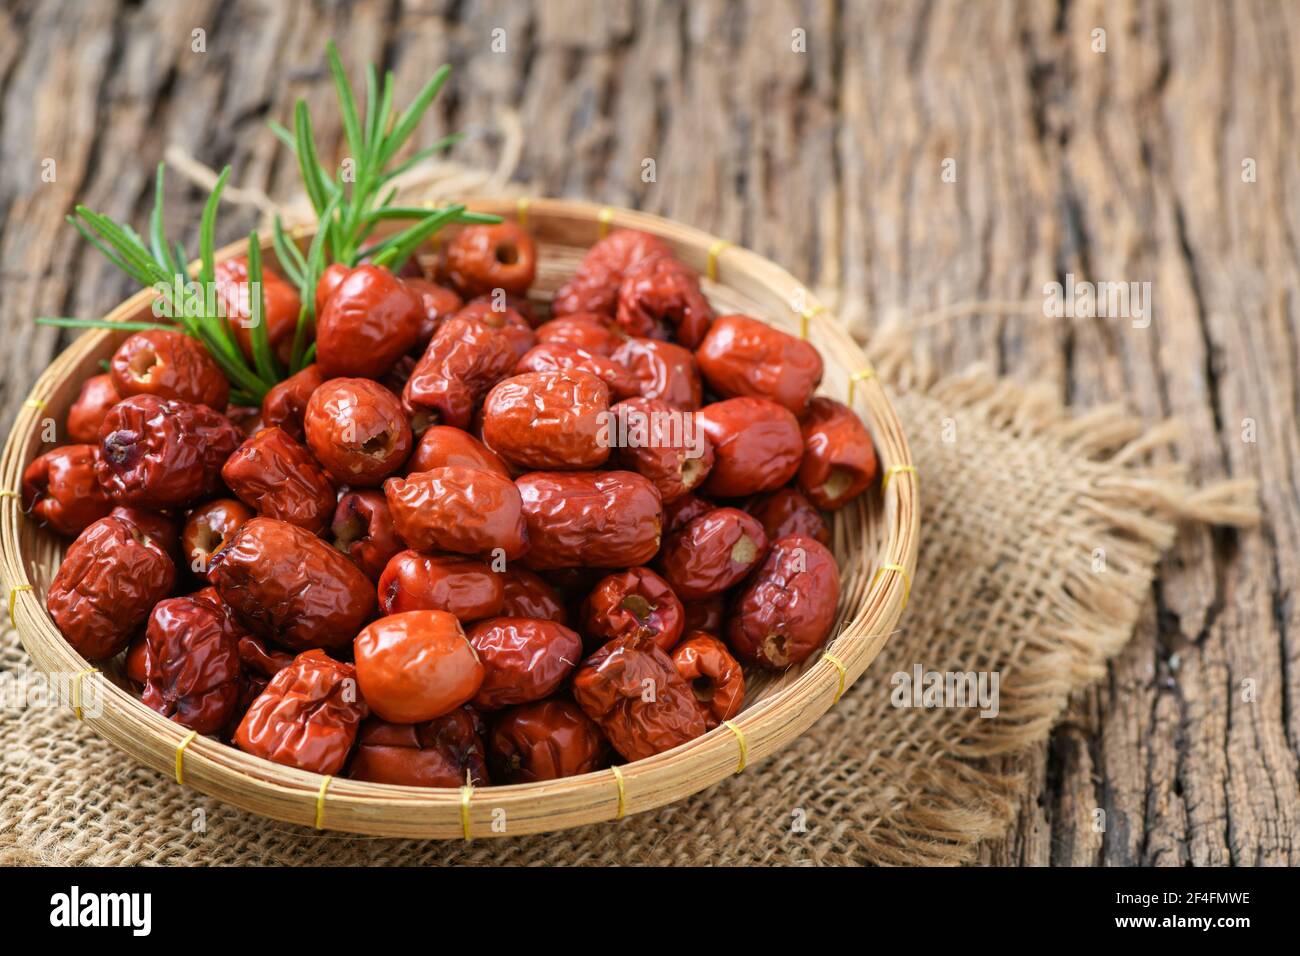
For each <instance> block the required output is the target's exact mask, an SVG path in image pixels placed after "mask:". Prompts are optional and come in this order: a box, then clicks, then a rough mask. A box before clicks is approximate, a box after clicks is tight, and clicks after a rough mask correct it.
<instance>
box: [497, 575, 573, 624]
mask: <svg viewBox="0 0 1300 956" xmlns="http://www.w3.org/2000/svg"><path fill="white" fill-rule="evenodd" d="M501 585H502V597H503V599H502V603H501V611H500V612H499V613H500V614H501V616H502V617H535V618H538V619H540V620H545V621H554V622H555V623H556V624H565V625H567V624H568V623H569V612H568V611H567V610H565V607H564V599H563V597H562V596H561V595H560V592H559V591H557V590H556V589H555V588H554V587H552V586H551V585H550V584H548V583H547V582H546V581H544V580H543V579H542V577H541V575H539V574H536V573H535V572H533V571H529V570H528V569H527V568H521V567H518V566H515V567H510V568H507V569H506V570H505V571H503V572H502V573H501Z"/></svg>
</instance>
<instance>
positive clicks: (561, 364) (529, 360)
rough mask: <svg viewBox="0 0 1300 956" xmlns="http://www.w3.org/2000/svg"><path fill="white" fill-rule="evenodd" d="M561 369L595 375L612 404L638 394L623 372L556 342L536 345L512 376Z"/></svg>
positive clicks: (604, 360) (599, 358)
mask: <svg viewBox="0 0 1300 956" xmlns="http://www.w3.org/2000/svg"><path fill="white" fill-rule="evenodd" d="M561 369H576V370H577V371H579V372H589V373H590V374H592V375H595V376H596V377H597V378H598V379H600V380H601V381H602V382H604V383H605V384H606V385H607V386H609V394H610V396H611V398H612V399H613V400H615V401H617V400H618V399H620V398H631V397H632V396H633V395H638V394H640V383H639V382H638V381H637V380H636V379H635V378H634V377H633V375H632V373H631V372H629V371H628V370H627V369H626V368H624V367H623V366H622V365H620V364H618V363H617V362H615V361H614V360H613V359H611V358H608V357H606V356H604V355H601V354H600V353H598V352H588V351H587V350H586V349H583V348H579V347H578V346H576V345H564V344H562V343H557V342H551V343H546V344H542V345H535V346H533V347H532V348H531V349H529V350H528V352H527V353H525V355H524V357H523V358H521V359H520V360H519V364H518V365H516V366H515V374H516V375H522V374H523V373H525V372H555V371H559V370H561Z"/></svg>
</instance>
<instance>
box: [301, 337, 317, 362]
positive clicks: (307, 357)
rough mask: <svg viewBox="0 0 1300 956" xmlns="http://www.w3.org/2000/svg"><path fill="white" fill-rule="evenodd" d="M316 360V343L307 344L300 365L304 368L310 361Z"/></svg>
mask: <svg viewBox="0 0 1300 956" xmlns="http://www.w3.org/2000/svg"><path fill="white" fill-rule="evenodd" d="M314 361H316V343H315V342H313V343H312V344H311V345H309V346H307V351H305V352H303V353H302V367H303V368H306V367H307V366H308V365H310V364H311V363H312V362H314Z"/></svg>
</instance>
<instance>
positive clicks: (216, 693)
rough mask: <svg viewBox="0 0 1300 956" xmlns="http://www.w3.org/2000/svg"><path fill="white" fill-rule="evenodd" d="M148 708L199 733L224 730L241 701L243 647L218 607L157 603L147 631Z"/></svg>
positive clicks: (190, 600)
mask: <svg viewBox="0 0 1300 956" xmlns="http://www.w3.org/2000/svg"><path fill="white" fill-rule="evenodd" d="M144 666H145V682H144V692H143V694H142V696H141V700H142V701H143V702H144V705H145V706H146V707H149V708H150V709H152V710H155V711H157V712H158V713H160V714H162V715H163V716H164V717H170V718H171V719H172V720H174V721H176V722H177V723H178V724H181V725H183V726H185V727H188V728H190V729H191V730H197V731H198V732H199V733H201V734H214V733H217V732H218V731H220V730H221V729H222V728H223V727H225V726H226V724H227V722H228V721H229V720H230V717H231V715H232V714H233V712H234V709H235V706H236V704H237V703H238V700H239V673H240V666H239V648H238V642H237V641H236V639H235V637H234V635H233V634H232V633H231V632H230V630H229V629H228V628H227V626H226V620H225V614H224V613H223V612H222V611H221V609H220V608H218V607H216V606H215V605H212V604H209V603H208V602H207V601H204V600H202V599H201V598H194V597H178V598H168V599H167V600H165V601H159V602H158V603H157V604H156V605H155V606H154V609H153V613H152V614H150V616H149V628H148V630H147V631H146V632H145V660H144Z"/></svg>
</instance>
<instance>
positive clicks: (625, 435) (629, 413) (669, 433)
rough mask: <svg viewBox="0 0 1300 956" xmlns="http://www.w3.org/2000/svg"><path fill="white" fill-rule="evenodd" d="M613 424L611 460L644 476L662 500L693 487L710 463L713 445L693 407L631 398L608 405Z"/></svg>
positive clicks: (670, 499)
mask: <svg viewBox="0 0 1300 956" xmlns="http://www.w3.org/2000/svg"><path fill="white" fill-rule="evenodd" d="M610 412H611V418H612V419H613V422H614V423H615V425H616V426H617V429H618V439H619V440H618V441H616V442H614V444H615V445H616V446H617V448H618V452H617V460H618V463H619V464H620V465H622V466H623V467H624V468H627V469H628V470H629V471H635V472H637V473H638V474H641V475H644V476H645V477H647V478H649V479H650V480H651V481H652V482H653V483H654V486H655V487H656V488H657V489H659V496H660V497H661V498H663V500H664V502H665V503H668V502H673V501H676V500H677V499H678V498H680V497H682V495H685V494H687V493H688V492H690V491H691V490H692V489H694V488H696V487H698V486H699V485H700V484H701V483H702V482H703V481H704V479H705V478H706V477H707V476H708V474H709V469H710V468H712V467H713V446H712V444H710V442H709V439H708V437H707V436H706V435H705V434H704V429H702V428H700V427H699V425H698V424H697V423H696V421H695V414H694V413H693V412H684V411H682V410H681V409H677V408H673V407H672V406H671V405H669V404H667V403H666V402H661V401H654V400H651V399H648V398H632V399H628V400H627V401H625V402H619V403H618V404H617V405H615V406H614V407H613V408H612V409H610Z"/></svg>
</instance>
